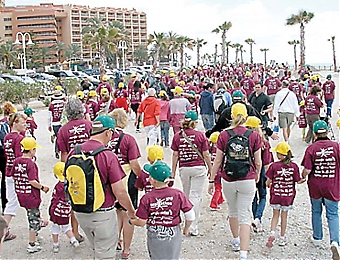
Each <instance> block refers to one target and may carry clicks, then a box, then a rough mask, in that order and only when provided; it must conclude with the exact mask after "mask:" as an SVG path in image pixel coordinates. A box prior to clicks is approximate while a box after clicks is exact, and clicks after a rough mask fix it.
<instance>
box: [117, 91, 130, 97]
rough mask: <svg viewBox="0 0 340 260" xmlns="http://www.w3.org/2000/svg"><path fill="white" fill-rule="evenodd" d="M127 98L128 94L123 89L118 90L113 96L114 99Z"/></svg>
mask: <svg viewBox="0 0 340 260" xmlns="http://www.w3.org/2000/svg"><path fill="white" fill-rule="evenodd" d="M128 96H129V93H128V92H127V90H125V89H118V90H117V91H116V92H115V94H114V97H115V98H127V97H128Z"/></svg>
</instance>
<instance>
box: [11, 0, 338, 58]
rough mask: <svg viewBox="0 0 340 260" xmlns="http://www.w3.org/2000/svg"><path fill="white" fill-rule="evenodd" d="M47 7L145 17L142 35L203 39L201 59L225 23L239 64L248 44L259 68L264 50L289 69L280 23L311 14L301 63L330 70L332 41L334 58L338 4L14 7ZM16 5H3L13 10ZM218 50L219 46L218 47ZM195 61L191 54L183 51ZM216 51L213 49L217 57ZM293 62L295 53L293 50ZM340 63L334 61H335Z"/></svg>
mask: <svg viewBox="0 0 340 260" xmlns="http://www.w3.org/2000/svg"><path fill="white" fill-rule="evenodd" d="M41 2H53V3H54V4H68V3H71V2H72V3H73V4H78V5H89V6H91V7H94V6H97V7H99V6H110V7H122V8H129V9H132V8H135V9H137V11H143V12H145V13H146V14H147V27H148V33H149V34H150V33H153V32H157V33H159V32H170V31H173V32H175V33H177V34H178V35H183V36H188V37H190V38H193V39H197V38H200V39H205V40H206V41H207V42H208V43H207V45H205V46H204V47H203V48H202V49H201V55H203V54H205V53H208V54H210V55H212V54H213V53H214V45H215V44H219V43H220V42H221V35H220V34H214V33H211V31H212V30H213V29H215V28H216V27H218V26H219V25H221V24H222V23H223V22H225V21H227V22H229V21H230V22H231V23H232V27H231V29H230V30H229V31H228V32H227V41H231V42H232V43H240V44H243V45H244V50H246V52H245V53H244V60H245V61H249V60H250V54H249V45H247V44H246V43H245V42H244V40H245V39H247V38H252V39H254V40H255V42H256V45H254V47H253V55H254V61H255V62H264V54H263V53H262V52H260V49H261V48H269V51H268V52H267V60H268V61H269V60H275V61H276V62H280V63H281V62H284V63H286V62H288V63H289V64H293V63H294V56H293V46H290V45H289V44H288V43H287V42H288V41H291V40H299V38H300V28H299V25H294V26H286V25H285V22H286V19H287V18H289V17H290V16H291V14H297V13H298V12H299V10H306V11H308V12H313V13H314V18H313V19H312V20H311V21H310V22H309V23H308V24H307V25H306V27H305V38H306V41H305V42H306V63H307V64H316V63H327V64H329V65H330V64H332V62H333V56H332V44H331V42H329V41H327V39H329V38H330V37H331V36H335V46H336V53H337V54H339V53H340V52H339V51H340V30H339V28H340V22H339V0H324V1H320V0H308V1H307V0H171V1H164V0H124V1H121V0H120V1H116V0H112V1H107V0H96V1H90V0H72V1H71V0H55V1H49V0H45V1H44V0H42V1H41V0H40V1H39V0H21V1H20V5H25V4H26V5H28V4H39V3H41ZM16 3H17V0H7V1H6V5H8V6H11V5H15V4H16ZM219 46H220V45H219ZM187 53H188V55H190V56H192V63H193V62H195V60H196V52H195V51H189V50H188V51H187ZM220 54H221V48H220V47H219V49H218V55H220ZM297 59H298V61H299V47H298V58H297ZM230 60H231V61H233V60H235V51H234V50H233V49H231V50H230ZM339 61H340V56H339ZM338 63H339V62H338Z"/></svg>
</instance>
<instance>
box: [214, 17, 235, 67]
mask: <svg viewBox="0 0 340 260" xmlns="http://www.w3.org/2000/svg"><path fill="white" fill-rule="evenodd" d="M231 26H232V23H231V22H224V23H223V24H221V25H220V26H218V27H217V28H215V29H214V30H212V31H211V32H212V33H216V34H218V33H220V32H221V33H222V64H224V63H225V47H226V44H225V41H226V33H227V31H228V30H229V29H230V28H231Z"/></svg>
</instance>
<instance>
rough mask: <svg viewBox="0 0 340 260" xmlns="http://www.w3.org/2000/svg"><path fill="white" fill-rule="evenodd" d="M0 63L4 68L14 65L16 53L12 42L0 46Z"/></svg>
mask: <svg viewBox="0 0 340 260" xmlns="http://www.w3.org/2000/svg"><path fill="white" fill-rule="evenodd" d="M0 61H1V63H2V64H4V66H5V67H6V68H9V67H10V65H11V63H12V64H15V63H16V61H17V51H16V50H15V48H14V45H13V42H12V41H7V42H5V43H3V44H1V45H0Z"/></svg>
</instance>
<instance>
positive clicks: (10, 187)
mask: <svg viewBox="0 0 340 260" xmlns="http://www.w3.org/2000/svg"><path fill="white" fill-rule="evenodd" d="M6 197H7V200H8V202H7V204H6V208H5V210H4V215H11V216H16V215H17V213H18V209H19V201H18V197H17V194H16V192H15V187H14V180H13V178H12V177H6Z"/></svg>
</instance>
